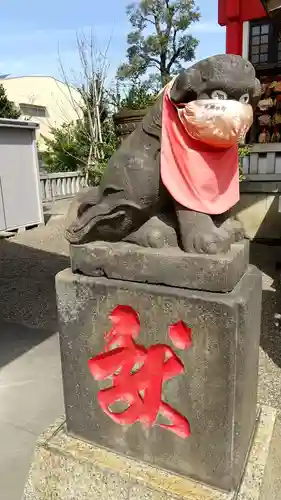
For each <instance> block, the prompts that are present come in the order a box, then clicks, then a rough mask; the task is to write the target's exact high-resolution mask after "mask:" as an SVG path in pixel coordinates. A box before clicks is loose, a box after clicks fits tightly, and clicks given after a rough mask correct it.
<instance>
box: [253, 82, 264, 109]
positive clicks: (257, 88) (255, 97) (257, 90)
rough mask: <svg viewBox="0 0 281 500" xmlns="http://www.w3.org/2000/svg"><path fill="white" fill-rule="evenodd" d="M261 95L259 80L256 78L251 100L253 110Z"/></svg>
mask: <svg viewBox="0 0 281 500" xmlns="http://www.w3.org/2000/svg"><path fill="white" fill-rule="evenodd" d="M261 96H262V86H261V82H260V81H259V80H258V79H257V78H256V80H255V87H254V92H253V102H252V107H253V109H254V110H255V109H256V107H257V105H258V103H259V101H260V98H261Z"/></svg>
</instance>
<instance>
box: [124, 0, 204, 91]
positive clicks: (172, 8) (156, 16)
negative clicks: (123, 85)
mask: <svg viewBox="0 0 281 500" xmlns="http://www.w3.org/2000/svg"><path fill="white" fill-rule="evenodd" d="M127 14H128V16H129V21H130V23H131V25H132V27H133V28H134V30H133V31H132V32H131V33H129V34H128V37H127V43H128V45H129V47H128V49H127V59H128V63H125V64H122V65H121V66H120V67H119V69H118V73H117V75H118V78H120V79H134V78H137V77H141V76H143V75H145V74H146V73H147V72H148V70H149V69H151V68H153V69H154V73H155V69H156V70H157V72H156V74H157V73H158V75H157V76H158V80H159V83H161V86H162V87H163V86H164V85H165V84H166V83H167V82H168V81H169V80H170V78H171V74H172V73H173V72H179V71H180V70H181V69H182V64H181V63H182V62H188V61H192V60H193V59H194V56H195V49H196V47H197V45H198V40H197V39H196V38H194V37H193V36H192V35H190V34H188V33H187V30H188V28H189V27H190V26H191V25H192V23H194V22H196V21H198V20H199V19H200V12H199V9H198V8H197V7H196V5H195V0H140V1H139V2H138V3H133V4H131V5H128V7H127ZM151 29H152V32H151ZM154 79H155V77H154Z"/></svg>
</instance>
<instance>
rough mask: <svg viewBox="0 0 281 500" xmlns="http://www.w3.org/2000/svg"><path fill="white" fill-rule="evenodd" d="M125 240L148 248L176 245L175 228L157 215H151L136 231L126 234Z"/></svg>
mask: <svg viewBox="0 0 281 500" xmlns="http://www.w3.org/2000/svg"><path fill="white" fill-rule="evenodd" d="M125 241H127V242H130V243H135V244H137V245H139V246H143V247H150V248H164V247H170V246H173V247H174V246H178V238H177V233H176V230H175V228H174V227H172V226H171V225H169V224H167V223H166V222H164V221H163V220H161V219H159V218H158V217H152V218H151V219H150V220H149V221H147V222H146V223H145V224H144V225H143V226H141V227H140V229H138V231H136V232H134V233H132V234H130V235H129V236H127V238H126V239H125Z"/></svg>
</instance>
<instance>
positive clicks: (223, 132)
mask: <svg viewBox="0 0 281 500" xmlns="http://www.w3.org/2000/svg"><path fill="white" fill-rule="evenodd" d="M249 102H250V96H249V94H248V93H244V94H243V95H241V97H240V99H239V100H234V99H229V97H228V95H227V94H226V92H224V91H222V90H213V91H212V92H211V96H210V98H207V97H201V98H199V99H197V100H196V101H191V102H189V103H188V104H186V105H183V106H179V107H178V114H179V118H180V120H181V122H182V124H183V125H184V127H185V129H186V131H187V132H188V134H189V135H190V136H191V137H192V138H193V139H196V140H199V141H202V142H204V143H206V144H209V145H210V146H214V147H218V148H228V147H231V146H233V145H234V144H236V143H238V142H242V141H243V140H244V139H245V137H246V134H247V132H248V131H249V129H250V127H251V125H252V123H253V108H252V106H251V105H250V104H249Z"/></svg>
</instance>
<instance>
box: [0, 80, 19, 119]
mask: <svg viewBox="0 0 281 500" xmlns="http://www.w3.org/2000/svg"><path fill="white" fill-rule="evenodd" d="M20 115H21V113H20V110H19V109H18V108H17V107H16V106H15V104H14V103H13V102H11V101H9V99H8V97H7V95H6V91H5V89H4V87H3V85H2V84H0V118H13V119H18V118H19V117H20Z"/></svg>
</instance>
